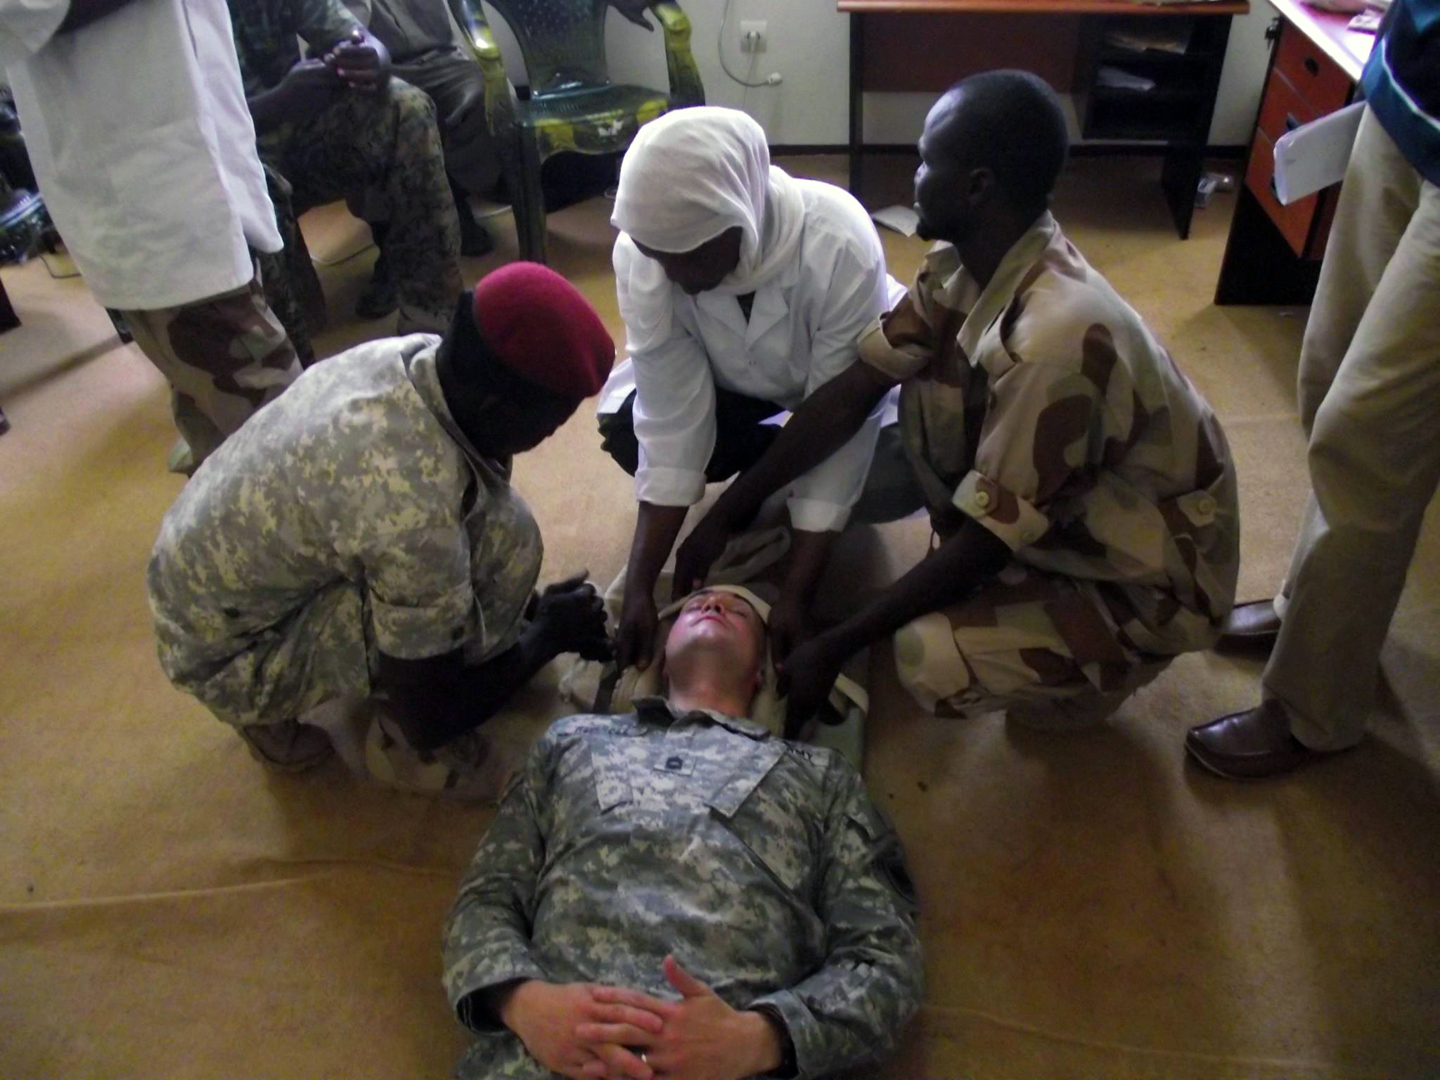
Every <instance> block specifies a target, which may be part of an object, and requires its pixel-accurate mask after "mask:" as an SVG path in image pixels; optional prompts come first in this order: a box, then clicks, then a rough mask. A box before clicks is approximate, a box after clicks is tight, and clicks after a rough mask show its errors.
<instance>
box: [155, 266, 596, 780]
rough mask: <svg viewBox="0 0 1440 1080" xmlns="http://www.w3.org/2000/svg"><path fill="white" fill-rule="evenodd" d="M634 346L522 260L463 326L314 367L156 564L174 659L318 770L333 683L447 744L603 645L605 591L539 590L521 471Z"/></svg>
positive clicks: (208, 477) (460, 316) (266, 744)
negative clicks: (563, 660)
mask: <svg viewBox="0 0 1440 1080" xmlns="http://www.w3.org/2000/svg"><path fill="white" fill-rule="evenodd" d="M613 358H614V346H613V344H612V343H611V341H610V338H609V336H608V335H607V334H606V333H605V329H604V327H603V325H602V324H601V323H600V320H599V317H598V316H597V315H596V314H595V312H594V310H593V309H592V308H591V307H590V306H589V305H588V304H587V303H586V302H585V300H584V299H583V298H582V297H581V296H580V294H579V293H578V292H576V291H575V290H574V288H573V287H572V286H570V285H569V284H568V283H566V282H565V281H564V279H562V278H560V277H559V276H558V275H556V274H554V273H553V272H551V271H549V270H547V269H545V268H544V267H539V266H536V265H535V264H532V263H515V264H512V265H511V266H508V267H505V268H504V269H502V270H499V271H496V272H495V273H494V274H491V275H489V276H488V277H487V278H485V279H484V280H482V281H481V282H480V284H479V285H477V286H476V288H475V292H474V296H473V300H472V298H471V296H469V295H465V296H463V297H461V299H460V303H459V304H458V306H457V307H456V310H455V316H454V320H453V322H452V325H451V328H450V330H449V331H448V332H447V334H446V336H445V338H444V339H443V340H442V339H440V338H436V337H434V336H432V335H428V334H417V335H413V336H410V337H406V338H394V339H387V340H384V341H376V342H371V343H368V344H365V345H360V346H358V347H356V348H354V349H352V350H350V351H349V352H347V353H343V354H341V355H340V356H337V357H334V358H333V359H331V360H328V361H326V362H325V363H323V364H320V365H317V366H316V367H314V368H311V369H309V370H308V371H307V372H306V373H305V374H304V375H302V376H301V377H300V378H299V379H297V380H296V382H295V383H294V385H293V387H292V388H291V389H292V390H294V396H293V397H291V395H290V392H289V391H287V392H286V394H284V395H282V396H281V397H280V398H279V399H277V401H276V402H272V403H271V405H270V406H267V407H266V409H265V410H262V411H261V412H260V413H258V414H257V416H256V418H255V419H256V420H258V421H259V422H258V423H257V422H251V423H249V424H247V425H246V426H245V427H244V428H243V429H241V431H240V432H239V433H237V435H235V436H232V438H231V439H230V440H229V441H228V442H227V443H226V444H225V445H224V446H223V447H221V449H220V450H219V451H218V452H217V453H216V454H214V455H212V457H211V458H210V459H209V460H208V461H207V462H206V463H205V465H204V466H203V467H202V468H201V469H200V470H199V471H197V472H196V474H195V476H194V477H193V478H192V479H191V481H190V483H189V484H187V485H186V487H185V489H184V491H182V492H181V494H180V497H179V499H178V500H177V501H176V503H175V505H174V506H173V507H172V508H171V509H170V511H169V513H168V514H166V516H165V521H164V524H163V525H162V527H161V531H160V537H159V539H158V540H157V541H156V544H155V549H154V552H153V554H152V556H151V561H150V568H149V587H150V604H151V610H152V612H153V614H154V617H155V628H156V635H157V638H158V640H159V651H160V663H161V666H162V667H163V668H164V670H165V673H166V674H167V675H168V676H169V677H170V679H171V681H172V682H174V683H175V685H176V686H177V687H179V688H180V689H182V690H185V691H187V692H189V693H191V694H194V695H195V696H196V697H197V698H199V699H200V700H201V701H202V702H204V703H205V705H207V706H208V707H209V708H210V710H211V711H212V712H214V713H215V715H216V716H218V717H219V718H220V719H221V720H224V721H225V722H227V723H229V724H232V725H235V727H236V728H237V729H238V730H239V732H240V733H241V735H242V736H243V737H244V738H245V740H246V741H247V742H248V743H249V744H250V746H251V748H252V750H254V751H255V752H256V754H257V756H259V757H260V758H261V759H262V760H265V761H267V762H269V763H270V764H274V765H276V766H280V767H290V768H302V767H306V766H308V765H311V764H314V763H316V762H318V761H319V760H322V759H323V758H324V757H327V756H328V755H329V752H330V745H329V741H328V739H327V738H326V736H325V733H324V732H323V731H321V730H320V729H319V728H317V727H314V726H312V725H309V724H305V723H301V722H299V721H300V719H301V717H302V716H304V714H306V713H307V712H308V711H309V710H311V709H313V708H315V707H316V706H318V705H320V704H321V703H323V702H325V701H327V700H330V699H332V698H336V697H339V696H341V695H360V696H368V695H371V694H381V695H383V696H384V697H385V698H386V699H387V700H388V702H389V708H390V712H391V713H392V714H393V715H394V717H395V720H396V723H397V724H398V726H399V728H400V730H401V732H402V734H403V735H404V737H405V739H406V741H407V742H408V743H409V745H410V747H412V748H413V749H414V750H415V751H418V752H421V753H429V752H432V751H435V750H437V749H438V748H441V747H444V746H446V745H447V744H449V743H451V742H453V741H454V740H455V739H456V738H458V737H459V736H461V735H464V734H466V733H468V732H469V731H470V730H471V729H473V728H474V727H475V726H476V725H478V724H479V723H481V722H482V721H483V720H485V719H486V718H487V717H488V716H490V715H492V714H493V713H494V712H495V711H496V710H497V709H498V708H499V707H500V706H501V705H502V704H503V703H504V702H505V700H506V699H507V698H509V696H510V695H511V694H512V693H513V692H514V691H515V690H516V689H518V687H519V686H521V685H522V684H523V683H524V682H526V681H528V679H529V678H530V677H531V676H532V675H533V674H534V673H535V672H536V671H537V670H539V668H540V667H541V666H543V665H544V664H545V663H547V662H548V661H549V660H551V659H552V658H554V657H555V656H556V655H558V654H560V653H562V652H572V651H575V652H580V653H581V654H582V655H586V656H588V657H592V658H598V659H603V658H604V656H605V655H606V653H607V652H608V646H607V643H606V641H605V634H604V613H603V607H602V604H601V601H600V599H599V598H598V597H597V596H596V595H595V591H594V589H593V587H591V586H589V585H582V584H581V583H580V582H579V580H572V581H569V582H565V583H562V584H561V585H558V586H552V587H551V588H550V589H547V590H546V591H545V593H544V594H543V595H542V596H540V597H539V598H532V589H533V587H534V584H535V580H536V577H537V575H538V574H539V569H540V559H541V543H540V533H539V530H538V528H537V527H536V525H535V522H534V519H533V518H532V517H531V515H530V511H529V509H528V507H526V505H525V503H524V501H523V500H522V499H521V498H520V496H519V495H517V494H516V493H515V492H514V491H513V490H512V489H511V487H510V484H509V473H510V456H511V455H512V454H515V453H519V452H521V451H524V450H528V449H530V448H532V447H534V446H535V445H537V444H538V443H540V442H541V441H543V440H544V439H545V438H546V437H548V436H549V435H550V434H552V433H553V432H554V431H555V429H556V428H558V427H559V426H560V424H562V423H563V422H564V421H565V419H566V418H568V417H569V416H570V414H571V413H572V412H574V410H575V408H576V406H577V405H578V404H579V402H580V401H581V400H583V399H584V398H585V397H587V396H589V395H590V394H594V393H596V392H597V391H598V390H599V389H600V386H601V384H602V383H603V382H604V378H605V375H606V373H607V372H608V371H609V368H610V364H611V362H612V360H613ZM276 405H278V406H280V407H278V408H275V407H274V406H276Z"/></svg>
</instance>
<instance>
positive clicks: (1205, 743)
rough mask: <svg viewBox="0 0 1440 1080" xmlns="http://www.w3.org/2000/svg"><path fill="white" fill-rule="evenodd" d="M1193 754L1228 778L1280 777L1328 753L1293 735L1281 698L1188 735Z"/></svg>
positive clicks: (1215, 722) (1258, 778)
mask: <svg viewBox="0 0 1440 1080" xmlns="http://www.w3.org/2000/svg"><path fill="white" fill-rule="evenodd" d="M1185 749H1186V751H1188V752H1189V754H1190V756H1191V757H1193V758H1194V759H1195V760H1196V761H1198V762H1199V763H1200V764H1201V765H1203V766H1205V768H1207V769H1209V770H1210V771H1211V772H1213V773H1214V774H1215V775H1216V776H1223V777H1225V778H1226V779H1227V780H1262V779H1264V778H1265V777H1267V776H1279V775H1280V774H1281V773H1287V772H1289V771H1290V770H1291V769H1295V768H1298V767H1299V766H1301V765H1304V764H1305V763H1307V762H1309V761H1313V760H1314V759H1316V758H1319V757H1324V756H1325V755H1324V754H1322V753H1320V752H1319V751H1318V750H1311V749H1310V748H1309V747H1307V746H1305V745H1304V744H1302V743H1301V742H1300V741H1299V740H1298V739H1296V738H1295V736H1294V735H1291V734H1290V720H1289V718H1288V717H1287V716H1286V715H1285V709H1284V708H1283V707H1282V706H1281V705H1280V703H1279V702H1278V701H1274V700H1270V701H1262V702H1261V703H1260V704H1259V705H1258V706H1256V707H1255V708H1253V709H1247V710H1245V711H1244V712H1238V713H1231V714H1230V715H1229V716H1222V717H1221V718H1220V719H1219V720H1212V721H1211V722H1210V723H1208V724H1201V725H1200V726H1199V727H1193V728H1191V729H1190V730H1189V731H1188V732H1186V734H1185Z"/></svg>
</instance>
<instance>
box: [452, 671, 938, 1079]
mask: <svg viewBox="0 0 1440 1080" xmlns="http://www.w3.org/2000/svg"><path fill="white" fill-rule="evenodd" d="M636 707H637V710H638V711H637V712H636V713H634V714H632V715H630V716H621V717H610V716H576V717H571V718H570V719H568V720H562V721H560V722H559V723H557V724H555V725H554V726H553V727H551V728H550V730H549V731H548V732H547V733H546V734H545V735H544V736H542V737H541V739H540V741H539V742H538V743H537V744H536V745H535V748H534V749H533V751H532V752H531V755H530V758H529V760H528V762H527V764H526V767H525V769H524V771H523V772H521V773H520V774H519V775H518V776H517V777H516V780H515V782H514V783H513V784H512V786H511V788H510V790H509V792H508V793H507V794H506V797H505V799H504V800H503V802H502V803H501V805H500V810H499V812H498V814H497V815H496V817H495V820H494V821H493V822H492V823H491V825H490V829H489V831H488V832H487V833H486V834H485V837H484V839H483V840H482V841H481V844H480V849H479V851H478V852H476V854H475V859H474V862H473V863H472V864H471V867H470V871H469V873H468V875H467V876H466V879H465V881H464V883H463V885H462V886H461V890H460V896H459V898H458V899H457V900H456V902H455V906H454V908H453V909H452V910H451V912H450V918H449V921H448V925H447V928H446V935H445V986H446V991H447V992H448V994H449V997H450V1001H451V1003H452V1005H454V1007H455V1009H456V1012H457V1014H458V1015H459V1018H460V1020H461V1022H462V1023H464V1024H465V1025H466V1026H467V1027H469V1028H470V1029H471V1030H472V1031H474V1032H476V1033H477V1034H478V1035H479V1036H480V1038H479V1041H478V1042H477V1043H476V1044H475V1045H474V1046H473V1047H472V1048H471V1049H470V1051H469V1052H468V1053H467V1055H466V1056H465V1057H464V1058H463V1059H462V1061H461V1063H460V1065H459V1068H458V1069H457V1075H458V1076H460V1077H461V1078H462V1080H482V1078H483V1080H492V1078H498V1077H506V1078H524V1080H551V1078H552V1077H553V1074H552V1073H550V1072H549V1071H548V1070H547V1069H545V1068H544V1067H543V1066H541V1065H540V1064H539V1063H538V1062H537V1061H535V1059H534V1058H532V1057H531V1056H530V1055H529V1054H528V1053H527V1052H526V1050H525V1048H524V1046H523V1045H522V1044H521V1042H520V1040H519V1039H518V1038H517V1037H516V1036H515V1035H513V1034H511V1033H510V1032H509V1031H507V1030H506V1029H505V1028H503V1027H501V1026H500V1024H499V1022H498V1020H497V1019H496V1018H495V1017H494V1016H492V1015H490V1014H489V1013H487V1012H486V1011H485V1009H484V1007H483V1006H482V1004H481V994H482V992H483V991H485V990H487V989H489V988H492V987H496V986H499V985H501V984H504V983H507V982H510V981H512V980H516V979H545V980H548V981H551V982H557V983H566V982H574V981H594V982H602V983H608V984H612V985H620V986H628V987H631V988H633V989H637V990H641V991H644V992H645V993H648V994H651V995H653V996H656V997H661V998H668V999H674V997H675V994H674V992H673V991H672V990H671V989H670V988H669V985H668V983H667V982H666V981H665V977H664V975H663V973H662V971H661V964H662V962H663V961H664V959H665V956H666V954H667V953H670V952H673V953H674V954H675V956H676V959H678V960H679V961H680V962H681V963H682V964H683V965H685V966H686V968H687V969H688V970H690V971H691V972H692V973H693V974H694V975H695V976H696V977H697V978H699V979H701V980H702V981H703V982H705V983H707V984H708V985H709V986H711V987H712V988H713V989H714V990H715V992H716V993H717V994H719V995H720V997H721V998H723V999H724V1000H725V1001H726V1002H727V1003H729V1004H730V1005H731V1006H732V1007H734V1008H742V1009H743V1008H763V1009H766V1010H767V1011H770V1012H772V1015H775V1016H777V1017H778V1018H779V1019H781V1020H782V1021H783V1023H784V1025H785V1027H786V1029H787V1030H788V1032H789V1034H790V1039H791V1041H792V1042H793V1044H794V1047H795V1057H796V1063H797V1065H798V1067H799V1074H800V1075H801V1076H806V1077H810V1076H820V1075H825V1074H829V1073H833V1072H836V1071H838V1070H840V1069H845V1068H850V1067H853V1066H855V1065H858V1064H861V1063H863V1062H865V1061H868V1060H870V1059H872V1058H874V1057H877V1056H879V1055H880V1054H883V1053H885V1052H886V1051H887V1050H889V1049H890V1048H891V1047H892V1046H893V1045H894V1044H895V1040H896V1037H897V1036H898V1034H899V1032H900V1029H901V1027H902V1026H903V1025H904V1024H905V1022H906V1021H907V1020H908V1019H909V1018H910V1017H911V1015H913V1014H914V1012H915V1010H916V1008H917V1007H918V1005H919V1002H920V992H921V957H920V942H919V939H918V937H917V935H916V932H915V917H914V916H915V910H914V902H913V893H912V889H911V886H910V884H909V878H908V876H907V874H906V871H905V866H904V859H903V854H902V852H901V849H900V844H899V840H898V838H897V837H896V835H895V833H894V831H893V830H892V829H891V828H890V826H889V825H888V824H887V823H886V822H885V821H884V819H883V818H882V817H881V816H880V813H879V812H878V811H877V810H876V808H875V806H874V805H873V804H872V803H871V801H870V798H869V796H868V795H867V794H866V792H865V787H864V784H863V783H862V781H861V779H860V777H859V774H857V773H856V772H855V770H854V768H853V767H851V766H850V765H849V764H847V763H846V762H845V760H844V759H843V758H842V757H841V756H840V755H839V754H837V753H835V752H834V751H830V750H822V749H819V748H816V747H810V746H804V745H801V744H797V743H792V742H786V741H783V740H781V739H777V738H775V737H774V736H772V735H770V734H769V733H768V732H766V730H765V729H764V728H762V727H760V726H759V725H757V724H754V723H751V722H750V721H748V720H737V719H734V718H732V717H728V716H724V715H722V714H720V713H714V712H709V711H704V712H698V711H697V712H691V713H682V712H679V711H678V710H674V709H672V708H671V707H670V706H669V705H668V704H667V703H666V702H665V701H664V700H663V699H661V698H642V699H640V700H639V701H638V702H637V703H636Z"/></svg>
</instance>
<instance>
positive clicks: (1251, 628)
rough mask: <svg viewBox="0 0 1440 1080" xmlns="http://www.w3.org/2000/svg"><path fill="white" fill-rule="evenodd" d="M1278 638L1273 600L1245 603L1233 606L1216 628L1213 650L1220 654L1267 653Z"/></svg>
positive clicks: (1278, 619)
mask: <svg viewBox="0 0 1440 1080" xmlns="http://www.w3.org/2000/svg"><path fill="white" fill-rule="evenodd" d="M1279 636H1280V616H1279V615H1277V614H1276V613H1275V601H1274V600H1247V601H1246V602H1245V603H1243V604H1236V605H1235V607H1234V608H1233V609H1232V610H1231V612H1230V614H1229V615H1228V616H1226V618H1225V622H1224V623H1223V624H1221V626H1220V637H1219V639H1218V640H1217V641H1216V642H1215V648H1216V649H1218V650H1220V651H1221V652H1269V651H1270V650H1271V649H1272V648H1274V647H1275V639H1276V638H1278V637H1279Z"/></svg>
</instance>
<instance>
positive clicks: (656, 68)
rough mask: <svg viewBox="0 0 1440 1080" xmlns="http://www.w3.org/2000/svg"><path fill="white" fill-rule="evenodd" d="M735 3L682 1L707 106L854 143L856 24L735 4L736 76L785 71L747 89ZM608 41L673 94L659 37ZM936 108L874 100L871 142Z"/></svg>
mask: <svg viewBox="0 0 1440 1080" xmlns="http://www.w3.org/2000/svg"><path fill="white" fill-rule="evenodd" d="M726 2H727V0H680V3H681V6H682V7H684V9H685V12H686V14H687V15H689V17H690V23H691V25H692V27H693V29H694V37H693V39H692V41H691V48H692V51H693V52H694V54H695V60H696V63H697V64H698V65H699V67H700V75H701V77H702V78H703V79H704V81H705V95H706V98H707V100H708V101H709V102H710V103H711V104H712V105H730V106H733V107H736V108H740V107H742V106H743V107H744V108H745V109H746V110H747V111H748V112H749V113H750V114H751V115H752V116H754V117H755V119H757V120H758V121H760V123H761V124H763V125H764V126H765V130H766V132H767V133H768V134H769V137H770V141H771V142H772V143H783V144H789V145H796V144H822V145H839V144H841V143H844V142H846V141H847V139H848V135H849V123H850V113H849V93H850V25H849V16H847V15H842V14H840V13H839V12H838V11H836V10H835V0H729V7H730V13H729V19H728V21H727V22H726V29H725V40H724V42H723V46H724V48H725V56H726V60H727V62H728V64H729V66H730V70H731V71H733V72H735V74H737V75H740V76H741V77H744V78H747V80H748V81H750V82H761V81H763V80H764V78H765V76H767V75H769V74H770V73H771V72H779V73H780V75H781V76H782V77H783V79H784V82H782V83H781V85H779V86H775V87H769V86H767V87H762V88H759V89H753V90H746V89H745V88H743V87H741V86H739V85H737V84H736V83H734V82H733V81H731V80H730V79H729V78H727V77H726V75H725V74H724V72H723V71H722V70H721V67H720V62H719V58H718V55H717V45H718V44H722V43H720V42H719V40H718V38H719V34H720V21H721V18H722V17H723V16H724V14H725V9H726ZM485 7H486V13H487V15H489V16H490V18H491V26H492V27H494V29H495V36H496V38H497V39H498V40H499V43H500V49H501V51H502V52H503V53H504V55H505V63H506V67H507V68H509V69H510V72H511V74H512V77H514V76H519V75H520V73H522V72H523V71H524V64H523V63H522V62H521V60H520V57H519V50H518V48H516V46H515V41H514V38H513V37H512V36H511V35H510V33H509V31H508V30H507V29H506V28H505V24H504V20H502V19H500V18H499V17H498V16H496V14H495V12H494V10H493V9H491V8H490V6H489V5H488V4H487V5H486V6H485ZM1272 18H1274V12H1273V10H1272V9H1271V8H1270V6H1269V4H1268V3H1266V0H1252V10H1251V12H1250V14H1249V15H1244V16H1238V17H1236V18H1235V19H1234V21H1233V22H1232V23H1231V29H1230V45H1229V49H1228V50H1227V52H1226V56H1225V71H1224V74H1223V75H1222V77H1221V80H1220V93H1219V98H1218V100H1217V102H1216V106H1215V121H1214V124H1213V125H1212V127H1211V131H1210V142H1211V143H1212V144H1220V145H1238V144H1242V143H1245V142H1247V141H1248V140H1249V137H1250V129H1251V125H1253V123H1254V122H1255V112H1256V109H1257V108H1258V107H1259V101H1260V84H1261V82H1262V80H1263V79H1264V76H1265V65H1266V62H1267V59H1268V55H1269V54H1268V47H1267V45H1266V42H1265V40H1264V32H1265V27H1266V25H1268V23H1269V22H1270V20H1271V19H1272ZM741 19H764V20H765V21H766V22H767V23H768V26H767V37H768V41H767V46H768V47H767V50H766V51H765V52H763V53H758V54H754V55H753V57H752V55H750V54H746V53H742V52H741V51H740V20H741ZM651 21H652V22H653V21H654V20H653V17H652V20H651ZM605 36H606V45H607V48H608V54H609V57H610V74H611V76H612V78H614V79H615V80H616V81H617V82H635V83H640V84H642V85H646V86H653V87H656V88H657V89H663V88H665V86H666V85H667V81H666V75H665V49H664V45H663V43H662V41H661V37H660V32H659V30H658V29H657V30H656V31H655V32H654V33H652V34H647V33H646V32H645V31H644V30H641V29H640V28H639V27H637V26H633V25H632V24H630V23H629V22H626V21H625V20H624V19H622V18H621V17H620V16H619V15H617V14H616V13H615V12H614V11H612V12H610V15H609V17H608V19H607V22H606V26H605ZM752 59H753V60H754V66H753V68H752V67H751V61H752ZM932 100H933V95H930V96H927V95H920V94H867V95H866V110H865V112H866V124H865V138H866V139H867V140H868V141H871V142H883V143H901V142H913V141H914V140H915V139H916V138H917V137H918V135H919V132H920V126H921V125H922V124H923V122H924V119H925V112H926V111H927V109H928V108H929V104H930V102H931V101H932Z"/></svg>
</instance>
